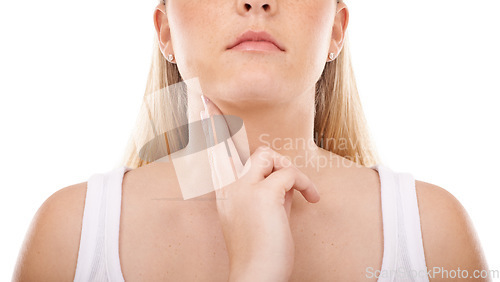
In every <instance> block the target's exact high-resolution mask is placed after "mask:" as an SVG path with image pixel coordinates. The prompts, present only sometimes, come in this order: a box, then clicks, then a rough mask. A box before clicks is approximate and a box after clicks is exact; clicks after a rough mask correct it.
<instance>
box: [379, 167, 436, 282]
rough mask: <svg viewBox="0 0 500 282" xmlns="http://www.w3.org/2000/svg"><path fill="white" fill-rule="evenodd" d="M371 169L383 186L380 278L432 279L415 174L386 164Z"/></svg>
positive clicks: (384, 279)
mask: <svg viewBox="0 0 500 282" xmlns="http://www.w3.org/2000/svg"><path fill="white" fill-rule="evenodd" d="M371 168H372V169H375V170H377V171H378V173H379V176H380V186H381V205H382V219H383V235H384V254H383V259H382V268H381V272H380V275H379V279H378V281H384V282H385V281H429V278H428V275H427V267H426V263H425V255H424V247H423V242H422V233H421V227H420V215H419V209H418V202H417V194H416V190H415V179H414V177H413V175H411V174H409V173H401V172H394V171H393V170H391V169H390V168H389V167H387V166H385V165H383V164H377V165H375V166H372V167H371Z"/></svg>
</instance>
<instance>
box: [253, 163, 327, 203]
mask: <svg viewBox="0 0 500 282" xmlns="http://www.w3.org/2000/svg"><path fill="white" fill-rule="evenodd" d="M263 183H265V184H264V185H265V186H266V187H272V188H273V189H277V190H276V192H277V195H284V194H285V193H286V192H288V191H290V189H295V190H298V191H299V192H300V193H301V194H302V196H303V197H304V198H305V199H306V200H307V201H308V202H311V203H317V202H318V201H319V199H320V196H319V193H318V190H317V189H316V186H315V185H314V183H313V182H312V181H311V179H309V177H307V176H306V175H305V174H304V173H303V172H301V171H300V170H299V169H298V168H297V167H294V166H290V167H287V168H283V169H280V170H278V171H275V172H273V173H271V175H269V176H268V177H267V178H266V179H265V180H264V181H263Z"/></svg>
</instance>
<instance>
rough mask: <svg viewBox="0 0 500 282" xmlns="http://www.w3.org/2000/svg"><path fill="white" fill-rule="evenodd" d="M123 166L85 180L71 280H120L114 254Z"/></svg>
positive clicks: (126, 168) (121, 276) (119, 272)
mask: <svg viewBox="0 0 500 282" xmlns="http://www.w3.org/2000/svg"><path fill="white" fill-rule="evenodd" d="M129 170H131V168H129V167H126V166H121V167H118V168H115V169H113V170H111V171H108V172H106V173H96V174H93V175H92V176H91V177H90V178H89V179H88V181H87V192H86V197H85V207H84V212H83V221H82V232H81V236H80V248H79V250H78V260H77V265H76V271H75V277H74V281H124V279H123V274H122V271H121V268H120V259H119V254H118V236H119V228H120V213H121V198H122V181H123V175H124V174H125V172H127V171H129Z"/></svg>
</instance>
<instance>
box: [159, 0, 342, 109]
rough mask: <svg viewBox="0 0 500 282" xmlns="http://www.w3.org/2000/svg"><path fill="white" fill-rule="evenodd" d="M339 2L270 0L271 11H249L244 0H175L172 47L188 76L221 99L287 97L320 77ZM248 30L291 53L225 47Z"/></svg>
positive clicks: (171, 19) (171, 6)
mask: <svg viewBox="0 0 500 282" xmlns="http://www.w3.org/2000/svg"><path fill="white" fill-rule="evenodd" d="M336 4H337V3H336V1H331V0H319V1H316V0H304V1H296V0H284V1H269V5H270V6H271V8H270V9H269V11H267V12H264V11H263V10H261V11H255V9H254V11H250V12H249V11H245V10H244V8H242V7H244V5H243V4H242V3H240V1H226V0H212V1H201V0H197V1H196V0H193V1H185V0H170V1H169V2H168V3H167V6H166V9H167V17H168V21H169V25H170V27H171V36H172V38H171V40H172V44H171V46H169V47H168V50H172V52H173V53H174V54H175V56H176V61H177V66H178V68H179V70H180V72H181V74H182V75H183V78H184V79H188V78H192V77H199V78H200V82H201V83H202V85H204V86H205V87H204V90H205V91H206V93H207V95H208V96H210V97H218V98H219V100H218V101H219V102H220V101H221V100H231V101H232V102H234V103H235V104H236V102H242V101H245V102H247V103H248V102H255V101H259V100H261V99H262V100H265V101H267V102H269V99H273V100H274V101H280V102H286V100H287V99H294V98H296V97H297V96H298V95H300V94H302V93H304V92H305V91H306V90H307V89H308V88H310V86H311V85H314V84H315V82H316V81H317V80H318V79H319V77H320V75H321V72H322V71H323V68H324V66H325V63H326V58H327V57H326V56H327V54H328V52H329V50H330V48H331V44H330V42H331V38H332V37H331V36H332V27H333V23H334V17H335V12H336ZM257 8H258V7H257ZM248 29H251V30H259V31H260V30H265V31H267V32H268V33H270V34H271V35H272V36H274V38H276V40H278V41H279V42H281V44H282V45H283V46H284V47H285V49H286V52H284V53H280V54H272V55H271V54H270V55H264V56H263V55H262V54H249V53H247V54H242V53H234V52H228V51H227V50H226V47H227V46H228V45H229V44H230V43H232V42H233V41H234V40H235V39H236V37H237V36H239V35H240V34H241V33H243V32H244V31H246V30H248ZM256 85H258V87H255V86H256ZM270 93H272V95H270Z"/></svg>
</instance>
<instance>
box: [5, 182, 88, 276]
mask: <svg viewBox="0 0 500 282" xmlns="http://www.w3.org/2000/svg"><path fill="white" fill-rule="evenodd" d="M86 191H87V182H82V183H78V184H75V185H71V186H68V187H65V188H62V189H60V190H58V191H56V192H55V193H54V194H52V195H51V196H50V197H49V198H47V199H46V200H45V201H44V202H43V204H42V205H41V206H40V207H39V208H38V210H37V212H36V214H35V215H34V217H33V219H32V221H31V224H30V227H29V229H28V231H27V233H26V236H25V238H24V242H23V245H22V247H21V250H20V252H19V256H18V259H17V264H16V267H15V270H14V275H13V277H12V280H13V281H71V280H73V278H74V274H75V270H76V261H77V258H78V249H79V245H80V234H81V227H82V219H83V210H84V206H85V195H86Z"/></svg>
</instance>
